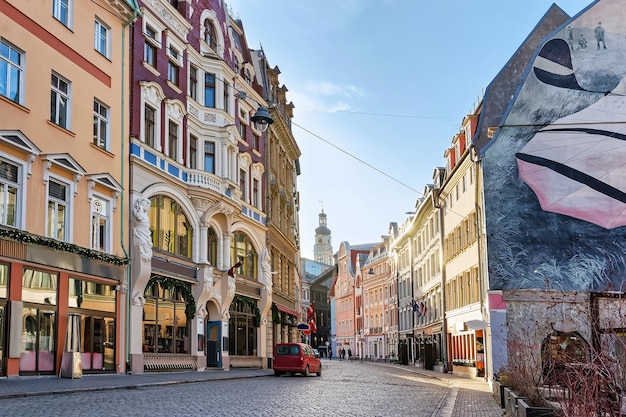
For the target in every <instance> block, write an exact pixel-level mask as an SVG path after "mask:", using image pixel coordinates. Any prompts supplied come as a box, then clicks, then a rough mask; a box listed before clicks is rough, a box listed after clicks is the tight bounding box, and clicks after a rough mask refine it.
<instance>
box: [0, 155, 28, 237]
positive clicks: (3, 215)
mask: <svg viewBox="0 0 626 417" xmlns="http://www.w3.org/2000/svg"><path fill="white" fill-rule="evenodd" d="M2 164H9V165H13V166H15V167H17V178H16V179H15V180H14V181H11V180H10V179H5V178H1V177H0V184H1V185H2V187H1V188H4V187H6V186H10V187H14V188H15V189H16V190H17V191H16V196H15V213H14V218H15V224H7V221H6V219H7V213H8V210H4V207H6V206H8V201H7V195H8V194H7V193H6V192H4V190H2V192H0V224H2V225H5V226H10V227H15V228H17V229H23V228H24V227H23V224H22V222H23V218H24V211H25V207H26V205H25V201H24V196H25V195H26V193H25V188H26V171H27V170H28V168H27V167H26V166H25V165H26V163H25V162H24V161H21V160H19V159H15V158H13V157H11V156H10V155H6V154H2V155H1V156H0V168H2Z"/></svg>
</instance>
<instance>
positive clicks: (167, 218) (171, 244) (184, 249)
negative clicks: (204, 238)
mask: <svg viewBox="0 0 626 417" xmlns="http://www.w3.org/2000/svg"><path fill="white" fill-rule="evenodd" d="M150 201H151V203H152V205H151V207H150V228H151V232H152V246H153V247H154V248H156V249H158V250H161V251H164V252H169V253H172V254H174V255H178V256H183V257H185V258H191V249H192V247H191V245H192V238H193V228H192V227H191V224H190V223H189V221H188V220H187V217H186V216H185V214H184V212H183V209H182V207H181V206H180V205H179V204H178V203H177V202H176V201H174V200H172V199H171V198H169V197H166V196H162V195H158V196H155V197H152V198H150Z"/></svg>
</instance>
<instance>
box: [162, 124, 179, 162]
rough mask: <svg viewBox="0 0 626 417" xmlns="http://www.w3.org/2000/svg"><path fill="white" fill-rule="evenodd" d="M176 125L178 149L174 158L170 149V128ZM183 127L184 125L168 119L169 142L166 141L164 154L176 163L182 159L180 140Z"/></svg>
mask: <svg viewBox="0 0 626 417" xmlns="http://www.w3.org/2000/svg"><path fill="white" fill-rule="evenodd" d="M172 124H174V125H175V126H176V149H175V150H174V156H173V157H172V155H171V154H172V150H171V149H170V126H171V125H172ZM182 130H183V127H182V125H180V124H179V123H178V122H176V120H174V119H170V118H168V119H167V134H166V135H167V140H166V141H165V151H164V152H163V153H164V154H165V155H167V156H168V158H171V159H173V160H175V161H178V160H179V159H180V151H179V149H180V147H181V146H180V142H181V140H180V138H181V133H182Z"/></svg>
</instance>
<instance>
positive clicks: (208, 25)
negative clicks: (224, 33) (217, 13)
mask: <svg viewBox="0 0 626 417" xmlns="http://www.w3.org/2000/svg"><path fill="white" fill-rule="evenodd" d="M204 41H205V42H206V43H207V45H209V47H210V48H211V49H213V50H214V51H215V50H217V36H216V35H215V27H214V26H213V22H211V21H210V20H209V19H207V20H205V21H204Z"/></svg>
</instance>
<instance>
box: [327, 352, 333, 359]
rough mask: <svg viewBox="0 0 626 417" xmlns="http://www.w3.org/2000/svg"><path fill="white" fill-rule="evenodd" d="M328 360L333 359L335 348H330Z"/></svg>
mask: <svg viewBox="0 0 626 417" xmlns="http://www.w3.org/2000/svg"><path fill="white" fill-rule="evenodd" d="M328 360H329V361H332V360H333V350H332V349H328Z"/></svg>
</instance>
